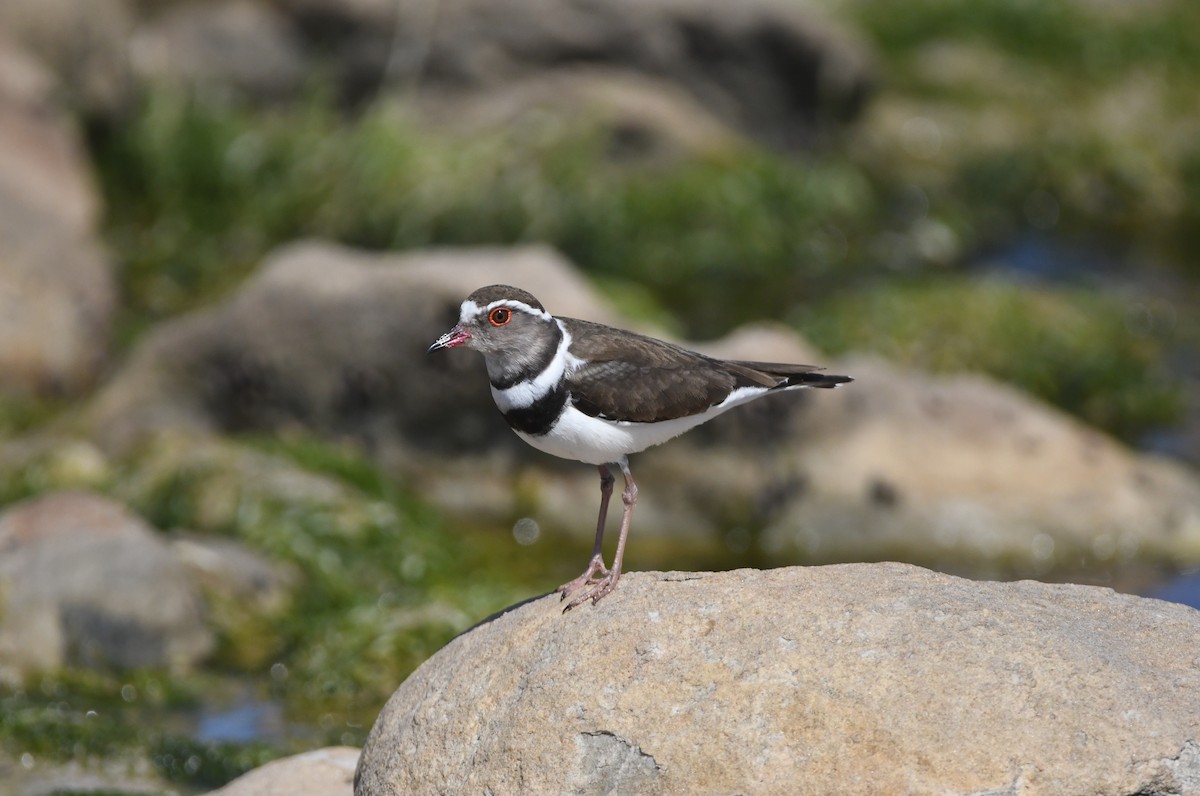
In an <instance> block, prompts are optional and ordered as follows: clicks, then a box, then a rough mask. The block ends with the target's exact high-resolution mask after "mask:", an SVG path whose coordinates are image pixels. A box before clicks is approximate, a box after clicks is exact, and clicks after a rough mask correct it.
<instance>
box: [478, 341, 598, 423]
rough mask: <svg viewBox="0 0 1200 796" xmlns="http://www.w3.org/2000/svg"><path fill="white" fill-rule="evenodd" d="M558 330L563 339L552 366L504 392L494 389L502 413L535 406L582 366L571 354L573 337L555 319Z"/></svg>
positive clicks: (493, 395)
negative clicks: (569, 373)
mask: <svg viewBox="0 0 1200 796" xmlns="http://www.w3.org/2000/svg"><path fill="white" fill-rule="evenodd" d="M555 323H557V324H558V328H559V329H560V330H561V331H562V339H561V340H559V342H558V349H557V350H556V351H555V352H554V359H552V360H550V364H549V365H547V366H546V368H545V370H543V371H542V372H541V373H539V374H538V375H536V376H534V377H533V378H532V379H528V380H527V381H522V382H518V383H516V384H514V385H513V386H511V387H507V388H505V389H503V390H497V389H496V388H495V387H493V388H492V398H493V399H494V400H495V401H496V406H498V407H499V408H500V411H501V412H509V411H511V410H513V409H526V408H528V407H530V406H533V405H534V404H535V403H536V402H537V401H539V400H541V399H542V398H545V397H546V396H547V395H549V394H550V393H551V392H553V391H554V389H555V388H556V387H558V386H559V383H560V382H561V381H562V378H563V375H564V374H566V372H567V371H568V370H574V369H575V368H576V367H578V366H579V364H580V359H579V358H578V357H576V356H575V355H574V354H572V353H571V352H570V350H569V349H570V347H571V335H570V333H569V332H567V327H566V326H564V325H563V322H562V321H560V320H558V319H555Z"/></svg>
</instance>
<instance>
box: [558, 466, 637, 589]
mask: <svg viewBox="0 0 1200 796" xmlns="http://www.w3.org/2000/svg"><path fill="white" fill-rule="evenodd" d="M621 472H622V473H624V474H625V491H624V492H622V493H621V502H623V503H624V504H625V511H624V513H623V514H621V535H620V537H619V538H618V539H617V552H616V554H615V555H614V556H613V565H612V569H611V570H609V571H608V572H607V574H605V576H604V577H603V578H600V580H598V581H589V583H588V584H587V585H592V584H595V585H594V586H593V587H592V588H591V589H590V590H588V591H586V592H584V593H583V594H581V595H580V596H578V597H576V598H575V599H574V600H571V602H570V603H568V604H567V607H566V608H564V609H563V612H564V613H565V612H566V611H569V610H571V609H572V608H574V607H575V606H577V605H579V604H580V603H582V602H584V601H585V600H591V601H592V605H595V604H596V603H598V602H600V598H602V597H604V596H606V595H608V594H611V593H612V591H613V589H615V588H617V581H618V580H620V579H621V561H622V559H624V558H625V540H626V539H628V538H629V525H630V523H631V522H632V521H633V507H634V506H635V505H636V504H637V495H638V488H637V484H635V483H634V482H633V473H631V472H630V471H629V463H628V462H627V461H622V462H621ZM609 488H610V489H611V484H610V487H609Z"/></svg>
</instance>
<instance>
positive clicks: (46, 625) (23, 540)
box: [0, 492, 213, 678]
mask: <svg viewBox="0 0 1200 796" xmlns="http://www.w3.org/2000/svg"><path fill="white" fill-rule="evenodd" d="M212 642H213V639H212V635H211V633H210V632H209V630H208V628H207V627H206V625H205V616H204V607H203V604H202V602H201V600H200V597H199V594H198V592H197V589H196V585H195V583H194V582H193V580H192V578H191V577H190V575H189V574H188V572H187V571H186V570H185V569H184V568H183V566H182V565H181V564H179V562H178V561H176V560H175V558H174V556H172V554H171V551H170V549H169V548H168V547H167V545H166V543H165V542H163V541H162V540H161V539H160V538H159V537H158V536H157V535H156V534H155V533H154V531H153V530H152V529H151V528H149V527H148V526H147V525H146V524H145V523H144V522H143V521H142V520H141V519H139V518H138V517H136V516H134V515H133V514H131V513H129V512H128V511H127V510H125V508H124V507H122V506H121V505H119V504H117V503H114V502H112V501H110V500H107V499H105V498H102V497H99V496H96V495H93V494H89V493H85V492H62V493H54V494H50V495H47V496H44V497H40V498H36V499H31V500H28V501H25V502H22V503H18V504H16V505H14V506H11V507H9V508H8V509H7V510H6V511H5V512H4V513H3V514H0V674H2V675H3V676H4V677H5V678H12V677H16V676H19V675H20V674H22V673H24V672H29V671H37V670H42V669H54V668H57V667H60V666H63V665H67V664H70V665H73V666H84V667H110V666H112V667H120V668H136V667H167V668H172V669H186V668H188V667H190V666H192V665H193V664H195V663H197V662H198V661H199V660H201V659H202V658H203V657H204V656H205V655H206V654H207V653H208V652H209V650H210V649H211V647H212Z"/></svg>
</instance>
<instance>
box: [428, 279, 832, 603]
mask: <svg viewBox="0 0 1200 796" xmlns="http://www.w3.org/2000/svg"><path fill="white" fill-rule="evenodd" d="M459 346H464V347H466V348H468V349H472V350H475V351H478V352H479V353H481V354H482V355H483V359H484V363H485V365H486V367H487V374H488V380H489V381H490V383H491V392H492V398H493V400H494V401H495V403H496V406H497V408H498V409H499V410H500V412H501V413H502V414H503V416H504V419H505V420H506V421H507V422H508V425H509V426H510V427H511V428H512V430H513V431H515V432H516V433H517V436H519V437H520V438H521V439H522V440H524V441H525V442H527V443H528V444H530V445H532V446H533V447H534V448H537V449H538V450H540V451H543V452H545V453H549V454H551V455H553V456H558V457H561V458H563V459H573V460H575V461H580V462H583V463H585V464H591V465H595V466H596V467H597V468H598V469H599V472H600V514H599V517H598V518H597V522H596V536H595V542H594V544H593V547H592V557H591V559H590V560H589V561H588V565H587V568H586V569H585V570H584V571H583V573H582V574H581V575H580V576H579V577H577V578H575V579H573V580H570V581H568V582H566V583H564V584H562V585H561V586H559V587H558V588H557V589H556V590H555V591H556V592H557V593H559V594H561V598H560V600H565V599H567V598H568V597H571V598H572V599H571V601H570V603H568V604H567V606H566V607H565V608H564V609H563V612H564V613H565V612H566V611H569V610H571V609H572V608H575V607H576V606H578V605H581V604H582V603H584V602H586V601H587V600H591V601H592V604H593V605H595V604H596V603H598V602H599V601H600V600H601V599H602V598H604V597H605V596H607V595H609V594H611V593H612V592H613V590H614V589H616V587H617V582H618V581H619V580H620V578H621V566H622V562H623V560H624V556H625V543H626V541H627V539H628V537H629V527H630V524H631V521H632V519H633V508H634V506H635V505H636V503H637V498H638V488H637V484H636V482H635V481H634V479H633V474H632V472H631V471H630V467H629V456H630V455H631V454H634V453H638V452H640V451H643V450H645V449H646V448H649V447H651V446H654V445H658V444H660V443H663V442H666V441H667V440H670V439H672V438H674V437H677V436H679V435H680V434H682V433H684V432H685V431H688V430H689V429H692V428H695V427H696V426H698V425H700V424H701V423H705V422H707V421H709V420H712V419H713V418H714V417H717V416H718V415H720V414H722V413H724V412H726V411H728V410H730V409H732V408H734V407H735V406H740V405H741V404H744V403H747V402H749V401H753V400H755V399H757V398H761V397H763V396H764V395H770V394H772V393H778V392H790V391H793V390H799V389H803V388H814V387H815V388H823V389H828V388H832V387H837V386H838V385H841V384H845V383H847V382H851V381H853V379H852V378H850V377H849V376H835V375H830V374H826V373H823V372H821V371H822V369H821V368H818V367H814V366H811V365H787V364H777V363H769V362H743V361H737V360H724V359H715V358H713V357H709V356H705V355H704V354H700V353H697V352H695V351H690V350H688V349H686V348H683V347H682V346H679V345H676V344H674V343H669V342H666V341H665V340H659V339H656V338H653V337H648V336H646V335H643V334H638V333H636V332H632V331H627V330H625V329H619V328H616V327H612V326H606V325H603V324H600V323H594V322H591V321H585V320H579V319H576V318H566V317H557V316H554V315H551V314H550V313H549V312H547V311H546V308H545V307H544V306H542V303H541V302H540V301H538V300H537V299H536V298H534V296H533V295H532V294H530V293H528V292H526V291H525V290H522V289H521V288H517V287H513V286H511V285H489V286H487V287H481V288H479V289H478V290H476V291H475V292H473V293H471V295H469V296H468V297H467V298H466V299H465V300H464V301H463V302H462V305H461V307H460V308H459V316H458V323H457V324H456V325H455V326H454V327H453V328H451V329H450V330H449V331H447V332H446V333H445V334H443V335H442V336H441V337H439V338H438V339H437V340H436V341H434V343H433V344H432V345H431V346H430V347H429V349H428V353H432V352H434V351H439V350H442V349H449V348H457V347H459ZM613 464H615V465H616V466H617V467H619V468H620V470H621V473H622V475H623V476H624V479H625V488H624V491H623V492H622V493H621V501H622V503H623V504H624V511H623V512H622V515H621V531H620V536H619V537H618V539H617V548H616V551H615V553H614V554H613V564H612V567H607V566H605V564H604V557H603V550H602V544H603V540H604V528H605V521H606V520H607V515H608V504H609V499H610V498H611V497H612V492H613V485H614V483H615V481H616V479H615V478H614V477H613V474H612V471H611V470H610V469H609V465H613Z"/></svg>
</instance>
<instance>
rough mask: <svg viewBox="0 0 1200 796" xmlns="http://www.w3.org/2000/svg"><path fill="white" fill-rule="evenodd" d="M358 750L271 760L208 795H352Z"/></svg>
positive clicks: (317, 751)
mask: <svg viewBox="0 0 1200 796" xmlns="http://www.w3.org/2000/svg"><path fill="white" fill-rule="evenodd" d="M357 762H358V750H357V749H352V748H350V747H348V746H328V747H326V748H324V749H315V750H313V751H311V752H304V753H303V754H298V755H293V756H291V757H285V758H283V759H282V760H274V761H272V762H270V763H267V764H266V765H265V766H260V767H259V768H256V769H254V770H253V771H250V772H247V773H245V774H243V775H242V776H240V777H238V778H237V779H235V780H234V781H233V782H230V783H229V784H228V785H226V786H225V787H223V788H219V789H217V790H215V791H213V792H212V793H210V794H209V796H351V794H352V793H353V792H354V766H355V764H357Z"/></svg>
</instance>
